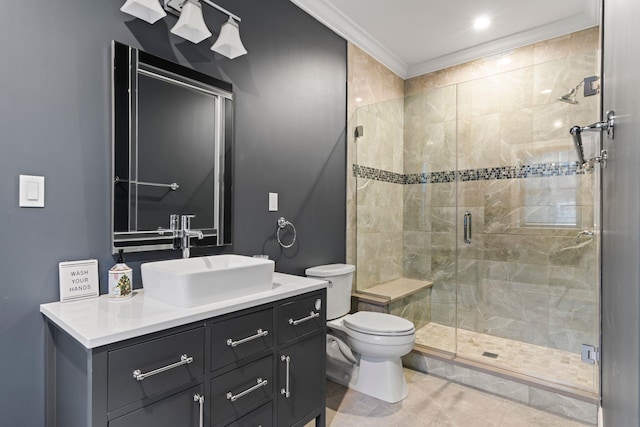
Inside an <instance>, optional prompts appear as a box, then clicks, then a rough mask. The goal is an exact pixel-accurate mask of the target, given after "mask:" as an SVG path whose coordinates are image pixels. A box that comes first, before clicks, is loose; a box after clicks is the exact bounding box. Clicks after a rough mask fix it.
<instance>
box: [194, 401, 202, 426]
mask: <svg viewBox="0 0 640 427" xmlns="http://www.w3.org/2000/svg"><path fill="white" fill-rule="evenodd" d="M193 401H194V402H198V404H199V405H200V423H198V426H199V427H204V417H203V414H204V396H200V395H199V394H194V395H193Z"/></svg>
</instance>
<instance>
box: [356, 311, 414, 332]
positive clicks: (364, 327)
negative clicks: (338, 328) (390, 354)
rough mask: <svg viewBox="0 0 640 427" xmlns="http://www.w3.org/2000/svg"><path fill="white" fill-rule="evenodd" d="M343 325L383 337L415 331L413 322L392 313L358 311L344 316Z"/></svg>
mask: <svg viewBox="0 0 640 427" xmlns="http://www.w3.org/2000/svg"><path fill="white" fill-rule="evenodd" d="M344 326H345V327H347V328H348V329H350V330H352V331H354V332H358V333H361V334H367V335H377V336H385V337H393V336H405V335H412V334H413V333H415V328H414V326H413V323H412V322H410V321H408V320H406V319H403V318H402V317H398V316H394V315H392V314H385V313H376V312H373V311H359V312H357V313H354V314H351V315H348V316H345V317H344Z"/></svg>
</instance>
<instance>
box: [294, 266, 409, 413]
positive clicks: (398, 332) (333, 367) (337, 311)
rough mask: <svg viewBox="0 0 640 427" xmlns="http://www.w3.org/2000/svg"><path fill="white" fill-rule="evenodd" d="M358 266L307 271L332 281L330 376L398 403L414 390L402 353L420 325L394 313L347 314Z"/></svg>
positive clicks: (406, 349) (328, 368)
mask: <svg viewBox="0 0 640 427" xmlns="http://www.w3.org/2000/svg"><path fill="white" fill-rule="evenodd" d="M354 270H355V267H354V266H353V265H349V264H330V265H321V266H318V267H312V268H308V269H307V270H306V271H305V274H306V275H307V276H308V277H313V278H317V279H322V280H326V281H328V282H329V286H328V287H327V320H328V322H327V327H328V328H329V330H328V331H327V376H328V377H329V379H331V380H332V381H334V382H337V383H339V384H342V385H344V386H346V387H350V388H352V389H354V390H358V391H359V392H361V393H364V394H368V395H369V396H373V397H375V398H377V399H380V400H384V401H385V402H390V403H395V402H399V401H401V400H402V399H404V398H405V397H407V394H408V393H409V389H408V387H407V382H406V380H405V378H404V373H403V372H402V360H401V359H400V357H402V356H404V355H405V354H407V353H409V352H410V351H411V350H412V349H413V345H414V343H415V340H416V330H415V327H414V325H413V323H411V322H410V321H408V320H406V319H403V318H401V317H398V316H393V315H391V314H384V313H376V312H371V311H360V312H357V313H354V314H348V313H349V310H350V308H351V282H352V279H353V272H354ZM345 341H346V343H345Z"/></svg>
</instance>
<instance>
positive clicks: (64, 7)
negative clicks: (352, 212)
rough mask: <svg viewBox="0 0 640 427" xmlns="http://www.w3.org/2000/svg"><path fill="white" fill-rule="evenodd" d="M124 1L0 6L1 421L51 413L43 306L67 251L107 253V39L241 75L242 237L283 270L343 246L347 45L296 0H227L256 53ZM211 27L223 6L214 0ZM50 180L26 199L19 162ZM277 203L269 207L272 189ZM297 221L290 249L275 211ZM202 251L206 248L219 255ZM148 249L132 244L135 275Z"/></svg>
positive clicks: (33, 421)
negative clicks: (151, 18) (130, 9)
mask: <svg viewBox="0 0 640 427" xmlns="http://www.w3.org/2000/svg"><path fill="white" fill-rule="evenodd" d="M123 3H124V0H122V1H120V0H117V1H116V0H109V1H87V0H57V1H49V2H43V1H38V2H10V3H6V4H3V13H4V17H5V19H4V22H3V25H2V26H0V28H1V30H0V31H1V32H0V36H1V37H0V46H1V48H0V54H1V55H2V60H1V61H0V94H1V96H0V129H2V133H1V134H0V140H1V144H2V152H1V155H0V174H1V179H0V189H1V191H0V194H2V196H3V197H2V198H1V199H0V240H1V241H2V244H3V246H4V248H3V251H2V257H0V271H2V279H0V280H1V285H0V379H1V381H0V387H1V389H0V394H1V395H2V399H0V424H2V425H7V426H40V425H43V423H44V384H43V382H44V372H43V371H44V348H43V340H44V328H43V321H42V318H41V315H40V314H39V311H38V309H39V307H38V306H39V304H40V303H44V302H50V301H55V300H57V299H58V262H60V261H63V260H76V259H85V258H97V259H98V260H99V263H100V272H101V282H102V285H103V286H102V287H103V290H104V288H105V287H106V270H107V269H108V268H109V267H110V266H111V265H112V264H113V262H114V258H113V257H112V256H111V254H110V229H109V222H110V221H109V201H110V184H109V182H110V179H111V178H112V177H111V172H110V155H111V150H110V132H111V122H110V120H111V119H110V71H109V68H110V48H109V46H110V41H111V40H112V39H115V40H118V41H120V42H123V43H126V44H130V45H133V46H135V47H139V48H142V49H144V50H146V51H148V52H150V53H153V54H155V55H158V56H162V57H164V58H166V59H169V60H172V61H174V62H180V63H183V64H186V65H190V66H192V67H193V68H196V69H198V70H199V71H202V72H205V73H208V74H210V75H213V76H215V77H218V78H222V79H224V80H227V81H230V82H231V83H233V85H234V91H235V94H236V149H235V162H234V163H235V172H234V174H235V180H234V183H235V204H234V208H235V214H234V220H235V223H234V241H235V244H234V245H233V247H232V248H227V249H225V251H227V252H235V253H240V254H255V253H267V254H269V255H271V257H272V258H274V259H276V260H277V263H276V269H277V270H278V271H282V272H288V273H295V274H301V273H303V271H304V268H306V267H308V266H311V265H315V264H320V263H331V262H343V261H344V257H345V170H346V168H345V152H346V148H345V144H346V141H345V133H344V132H345V117H346V114H345V108H346V107H345V105H346V43H345V42H344V40H342V39H340V38H339V37H337V36H336V35H335V34H333V33H332V32H330V31H329V30H327V29H326V28H324V27H323V26H322V25H320V24H319V23H318V22H317V21H315V20H313V19H312V18H310V17H309V16H308V15H306V14H305V13H304V12H302V11H301V10H300V9H298V8H297V7H295V6H294V5H293V4H291V3H290V2H289V1H287V0H243V1H232V0H221V1H219V4H220V5H221V6H223V7H227V8H228V9H229V10H231V11H233V12H234V13H237V14H238V15H239V16H241V18H242V24H241V33H242V37H243V41H244V43H245V46H246V48H247V49H248V50H249V55H247V56H244V57H241V58H238V59H236V60H233V61H232V60H228V59H226V58H223V57H220V56H218V55H217V54H214V53H213V52H211V51H209V47H210V45H211V43H212V41H208V42H203V43H201V45H200V46H194V45H192V44H190V43H189V42H186V41H182V40H181V39H178V38H176V37H174V36H170V34H169V28H170V25H172V24H173V22H175V18H173V17H169V18H166V19H165V20H163V21H161V22H157V23H156V24H154V25H153V26H152V25H149V24H147V23H145V22H143V21H140V20H134V18H132V17H129V16H128V15H125V14H123V13H121V12H120V11H119V8H120V6H121V5H122V4H123ZM204 9H205V10H206V15H207V16H208V18H207V19H208V21H209V22H210V24H211V25H210V26H211V29H212V31H213V32H217V31H218V29H219V24H221V23H222V22H223V21H224V20H225V17H224V16H223V15H220V14H218V13H216V12H213V11H212V10H210V8H208V7H204ZM19 174H32V175H44V176H45V177H46V207H45V208H44V209H20V208H18V175H19ZM269 191H272V192H278V193H279V194H280V210H279V212H276V213H270V212H268V211H267V193H268V192H269ZM280 215H283V216H285V217H286V218H287V219H289V220H291V221H292V222H293V223H294V224H295V225H296V227H297V229H298V243H296V246H295V247H294V248H292V249H290V250H285V251H280V250H279V248H278V247H277V246H276V244H275V240H274V235H273V233H274V232H275V227H276V219H277V218H278V217H279V216H280ZM218 252H221V251H219V250H218V251H211V250H210V251H204V252H200V253H218ZM170 256H173V255H172V254H169V253H150V254H143V255H135V256H131V257H129V261H128V263H129V264H132V265H133V266H134V267H135V268H136V273H138V275H137V278H136V285H137V286H139V284H140V283H139V268H138V267H139V264H140V261H142V260H145V259H158V258H166V257H170Z"/></svg>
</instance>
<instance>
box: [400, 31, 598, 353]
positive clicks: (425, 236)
mask: <svg viewBox="0 0 640 427" xmlns="http://www.w3.org/2000/svg"><path fill="white" fill-rule="evenodd" d="M598 55H599V53H598V29H597V28H594V29H590V30H586V31H581V32H578V33H574V34H571V35H568V36H563V37H559V38H557V39H553V40H550V41H547V42H542V43H537V44H535V45H533V46H527V47H524V48H521V49H517V50H515V51H513V52H509V53H505V54H502V55H498V56H496V57H494V58H487V59H485V60H481V61H475V62H473V63H469V64H464V65H461V66H457V67H453V68H452V69H447V70H442V71H439V72H436V73H432V74H429V75H426V76H420V77H417V78H415V79H411V80H408V81H407V82H405V90H406V93H407V96H406V102H405V134H404V135H405V140H404V155H405V162H404V166H405V169H404V170H405V174H407V173H409V174H412V173H422V174H424V173H427V174H433V173H434V172H438V171H446V170H451V169H455V166H456V165H452V163H455V161H456V159H457V169H458V170H460V171H464V170H468V169H478V168H496V167H514V166H520V165H531V164H540V163H544V164H546V165H549V166H553V165H557V164H571V163H567V162H574V161H575V154H574V151H573V145H572V140H571V138H570V136H569V134H568V129H569V128H570V127H571V126H572V125H574V124H581V123H592V122H594V121H597V120H598V105H597V101H598V97H597V96H594V97H589V98H584V97H582V96H581V95H580V96H579V97H578V100H579V104H578V105H570V104H564V103H560V102H556V101H555V99H556V98H557V97H558V96H560V95H562V94H564V93H566V92H567V91H568V90H569V89H571V88H572V87H575V85H576V84H578V82H579V81H580V80H582V79H583V78H584V77H588V76H592V75H596V74H597V69H598V63H597V59H598ZM509 61H510V62H509ZM595 142H596V140H595V138H593V139H590V140H588V141H587V140H585V145H586V147H585V152H587V153H589V154H586V155H587V156H592V155H595V145H596V144H595ZM456 154H457V156H456ZM447 157H450V159H449V160H447ZM561 162H564V163H561ZM568 173H569V175H567V176H544V175H545V173H542V174H538V175H542V176H536V177H531V178H526V179H500V180H480V181H464V180H459V182H458V184H457V192H456V187H455V184H453V183H448V184H419V185H406V186H405V189H404V203H405V210H404V236H405V241H404V245H403V248H404V257H403V259H404V274H405V276H407V277H412V278H424V279H429V280H433V282H434V286H433V290H432V302H431V304H432V305H431V317H432V321H434V322H437V323H441V324H444V325H447V326H454V325H456V323H457V325H458V327H460V328H463V329H467V330H471V331H477V332H482V333H487V334H492V335H496V336H500V337H503V338H509V339H514V340H519V341H524V342H528V343H532V344H537V345H543V346H547V347H551V348H558V349H562V350H568V351H572V352H579V351H580V345H581V344H582V343H583V342H584V343H593V342H595V339H596V338H595V335H594V331H595V330H596V326H597V325H596V324H595V314H596V313H595V311H596V308H597V307H596V301H597V300H596V292H597V290H596V287H595V285H596V281H597V271H596V269H595V266H596V262H597V254H596V249H595V247H594V242H593V240H592V239H590V238H587V239H583V240H581V241H580V242H578V243H576V234H577V232H578V231H580V230H583V229H588V230H591V229H593V223H594V215H593V211H594V194H593V188H594V186H595V181H594V180H595V179H596V178H595V176H594V175H593V174H575V168H574V169H573V170H568ZM465 211H470V212H471V213H472V215H473V231H474V234H473V243H472V244H471V245H469V246H467V245H464V244H463V243H462V242H461V240H462V239H461V236H460V235H458V236H456V227H455V225H456V224H462V215H463V214H464V212H465ZM458 232H459V233H461V230H458ZM456 256H457V261H458V265H457V269H458V270H457V281H458V287H457V294H456V288H455V286H454V283H455V276H454V272H453V271H452V270H453V267H454V266H455V265H454V262H455V260H456ZM452 266H453V267H452ZM456 304H457V310H456ZM456 316H457V318H456ZM452 339H453V338H452Z"/></svg>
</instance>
